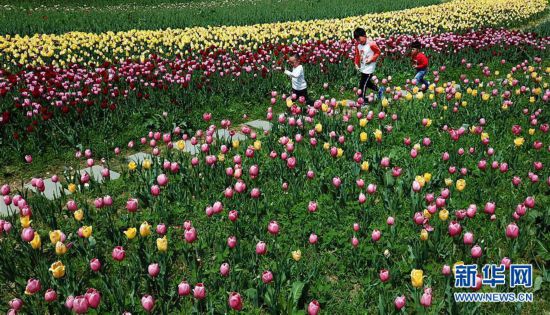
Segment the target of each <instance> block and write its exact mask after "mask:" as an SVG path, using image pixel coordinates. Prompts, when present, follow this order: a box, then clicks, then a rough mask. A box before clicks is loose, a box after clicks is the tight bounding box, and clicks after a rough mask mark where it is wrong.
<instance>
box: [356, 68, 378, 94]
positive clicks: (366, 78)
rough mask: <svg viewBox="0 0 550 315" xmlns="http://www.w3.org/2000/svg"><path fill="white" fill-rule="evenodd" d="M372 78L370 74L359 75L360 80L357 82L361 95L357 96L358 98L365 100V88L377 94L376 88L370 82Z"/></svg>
mask: <svg viewBox="0 0 550 315" xmlns="http://www.w3.org/2000/svg"><path fill="white" fill-rule="evenodd" d="M372 76H373V74H372V73H369V74H366V73H361V80H360V81H359V89H361V95H359V96H360V97H362V98H365V91H366V90H367V88H369V89H371V90H373V91H375V92H378V86H376V84H374V82H372Z"/></svg>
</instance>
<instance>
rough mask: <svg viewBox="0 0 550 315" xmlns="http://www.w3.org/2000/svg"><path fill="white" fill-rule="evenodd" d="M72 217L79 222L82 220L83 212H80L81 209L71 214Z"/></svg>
mask: <svg viewBox="0 0 550 315" xmlns="http://www.w3.org/2000/svg"><path fill="white" fill-rule="evenodd" d="M73 216H74V218H75V220H76V221H78V222H80V221H82V218H84V211H82V209H78V210H76V211H75V212H74V213H73Z"/></svg>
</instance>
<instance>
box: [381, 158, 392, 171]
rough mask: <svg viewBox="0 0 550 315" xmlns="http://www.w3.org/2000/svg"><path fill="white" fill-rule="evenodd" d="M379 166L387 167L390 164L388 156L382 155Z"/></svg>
mask: <svg viewBox="0 0 550 315" xmlns="http://www.w3.org/2000/svg"><path fill="white" fill-rule="evenodd" d="M380 166H381V167H383V168H387V167H389V166H390V158H389V157H387V156H386V157H383V158H382V160H380Z"/></svg>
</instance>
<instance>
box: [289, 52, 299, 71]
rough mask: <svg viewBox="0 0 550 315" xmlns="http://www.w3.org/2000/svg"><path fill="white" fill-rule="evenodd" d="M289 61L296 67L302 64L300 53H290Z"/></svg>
mask: <svg viewBox="0 0 550 315" xmlns="http://www.w3.org/2000/svg"><path fill="white" fill-rule="evenodd" d="M288 63H289V64H290V65H291V66H293V67H294V68H296V67H298V66H299V65H300V57H299V56H298V54H292V55H290V57H288Z"/></svg>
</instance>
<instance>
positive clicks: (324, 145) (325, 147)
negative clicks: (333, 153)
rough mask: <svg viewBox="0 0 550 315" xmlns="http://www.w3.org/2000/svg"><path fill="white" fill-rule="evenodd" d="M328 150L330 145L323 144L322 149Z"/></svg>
mask: <svg viewBox="0 0 550 315" xmlns="http://www.w3.org/2000/svg"><path fill="white" fill-rule="evenodd" d="M329 148H330V143H328V142H325V143H323V149H325V150H328V149H329Z"/></svg>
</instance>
